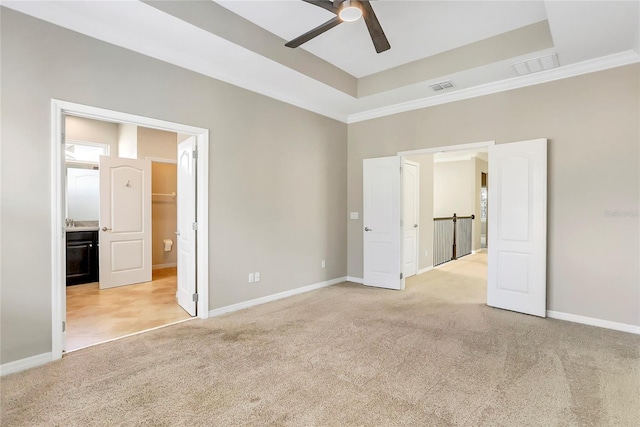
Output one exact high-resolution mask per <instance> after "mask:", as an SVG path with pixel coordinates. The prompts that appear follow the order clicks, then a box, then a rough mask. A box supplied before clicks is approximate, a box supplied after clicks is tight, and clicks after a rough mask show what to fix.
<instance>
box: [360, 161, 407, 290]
mask: <svg viewBox="0 0 640 427" xmlns="http://www.w3.org/2000/svg"><path fill="white" fill-rule="evenodd" d="M362 167H363V197H364V200H363V202H364V204H363V212H362V220H363V223H364V284H365V285H368V286H376V287H379V288H389V289H398V290H399V289H402V288H403V287H404V279H402V277H401V271H402V270H401V267H402V262H401V258H402V254H401V235H402V229H401V227H400V198H401V195H400V189H401V182H400V157H396V156H394V157H381V158H377V159H365V160H363V165H362Z"/></svg>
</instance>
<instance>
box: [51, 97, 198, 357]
mask: <svg viewBox="0 0 640 427" xmlns="http://www.w3.org/2000/svg"><path fill="white" fill-rule="evenodd" d="M67 117H73V118H75V119H91V120H94V121H97V122H101V123H102V125H103V126H112V127H113V126H116V127H117V132H116V134H117V137H116V138H112V141H111V143H109V142H108V141H107V142H104V141H98V144H97V146H100V144H102V145H103V146H104V145H107V146H108V149H107V151H106V152H105V151H104V150H103V151H102V152H101V153H99V156H102V158H103V159H116V163H118V162H120V161H122V162H125V163H126V162H127V161H130V162H131V163H132V164H133V165H134V166H131V167H129V166H128V165H125V166H122V167H119V168H116V169H113V168H112V169H109V168H107V167H102V168H101V167H100V166H99V165H98V171H99V172H103V173H104V171H105V170H110V175H108V179H100V180H99V181H100V183H102V184H104V183H109V185H111V186H112V187H117V188H118V189H119V190H118V191H120V192H122V189H121V187H127V188H128V189H129V190H131V191H133V193H129V195H131V194H135V193H136V191H137V192H138V193H140V194H142V193H144V194H145V195H146V194H147V189H148V196H149V205H148V207H147V208H140V207H135V206H133V205H131V202H132V201H134V202H135V201H136V200H137V199H136V198H135V197H134V198H130V197H129V196H127V197H120V196H118V197H110V198H109V199H110V200H111V201H112V202H113V201H114V200H116V199H120V201H119V202H118V203H120V205H119V207H115V208H112V209H110V210H109V212H111V211H113V212H116V211H121V213H122V211H127V210H129V209H130V208H131V209H132V210H137V212H141V213H144V215H147V214H148V213H151V210H152V209H151V206H152V203H153V202H152V201H151V197H153V196H152V195H151V194H152V193H151V191H152V190H151V168H152V164H153V163H170V164H173V165H176V163H177V169H176V170H177V176H178V186H177V187H176V190H178V188H181V189H182V191H179V190H178V191H168V190H158V191H157V192H156V193H157V194H162V195H161V196H156V198H168V199H169V202H168V203H165V204H167V205H170V204H171V203H172V202H171V200H172V199H173V194H172V193H175V194H176V197H175V200H174V201H173V203H174V204H175V205H177V209H178V218H177V219H178V224H182V225H187V224H188V229H189V232H187V233H180V228H179V227H180V226H181V225H179V226H178V229H177V230H176V228H175V227H171V228H173V230H172V233H173V237H170V236H165V235H160V236H156V237H159V238H160V245H161V249H160V254H164V255H163V256H165V257H166V256H167V255H168V254H170V253H171V252H173V251H175V252H178V248H179V247H180V246H182V248H183V249H184V250H182V251H180V255H178V256H177V257H176V258H177V262H175V266H171V263H172V262H174V261H171V260H164V261H161V262H158V261H155V262H154V263H155V264H157V267H159V268H156V269H155V270H151V269H149V275H148V278H147V277H145V278H144V279H140V280H136V282H137V283H133V284H129V283H119V284H117V285H116V286H115V287H113V288H111V289H100V285H99V283H100V282H103V280H101V279H99V280H98V283H96V282H91V283H95V285H96V286H95V289H93V290H91V291H89V292H86V293H85V295H84V298H85V299H86V298H90V297H94V298H95V297H96V296H97V295H96V294H102V296H101V297H100V298H98V299H100V300H101V301H102V302H106V303H107V305H108V304H111V305H112V307H111V308H114V307H117V308H118V309H121V308H122V309H123V313H121V316H120V318H117V319H111V323H112V326H113V329H117V330H118V331H119V332H118V333H117V334H115V335H116V336H114V337H113V338H111V337H107V338H106V339H104V340H102V339H101V340H100V341H102V342H104V341H107V340H111V339H115V338H121V337H122V336H126V335H129V334H132V333H140V332H144V331H146V330H149V329H155V328H156V327H161V326H164V325H166V324H169V323H176V322H177V321H183V320H184V319H182V320H175V319H170V320H168V321H167V320H159V319H158V318H157V317H158V316H156V315H155V314H154V315H150V316H148V315H147V314H146V313H145V312H144V310H143V309H141V308H140V307H139V306H137V305H136V303H137V302H140V301H143V300H144V298H143V296H144V295H145V293H146V294H148V296H151V297H154V298H155V299H156V300H159V299H162V298H166V299H165V300H164V302H163V303H162V305H165V306H169V305H171V306H173V307H174V308H175V309H176V310H180V311H179V313H180V314H179V315H180V316H181V317H183V318H184V317H186V320H188V319H190V318H192V316H197V317H199V318H202V319H206V318H207V317H208V313H209V300H208V293H209V289H208V286H207V285H206V284H207V278H208V275H209V271H208V262H207V261H208V246H207V239H206V238H202V239H198V238H197V236H198V235H202V236H207V235H208V200H209V192H208V151H209V150H208V139H209V136H208V130H206V129H202V128H196V127H193V126H188V125H182V124H178V123H172V122H167V121H162V120H157V119H152V118H148V117H142V116H136V115H132V114H128V113H121V112H117V111H112V110H106V109H101V108H97V107H92V106H86V105H81V104H75V103H70V102H66V101H59V100H52V142H53V145H52V158H53V159H54V163H53V165H52V166H53V167H52V191H53V194H54V197H53V201H52V218H53V222H52V225H53V228H52V230H53V234H52V253H53V259H54V262H53V263H52V277H53V281H52V360H56V359H59V358H61V357H62V355H63V353H64V352H65V351H67V350H69V351H70V350H74V349H75V348H73V347H76V345H73V347H72V346H69V347H67V344H66V339H67V333H68V332H70V331H69V328H68V321H69V320H70V319H68V316H67V315H68V313H67V302H68V301H67V289H71V290H73V289H78V290H79V289H80V288H78V287H77V286H78V285H77V284H75V285H74V284H71V286H69V287H67V280H66V279H67V277H66V276H67V247H66V246H67V240H68V239H67V229H68V228H74V230H73V231H94V232H97V233H98V234H97V236H98V237H97V238H95V240H96V243H97V245H94V246H98V253H100V243H101V242H102V243H103V244H104V242H105V241H108V240H109V239H101V238H100V235H101V234H105V233H109V234H111V235H113V236H116V235H118V234H119V235H122V234H126V233H127V232H131V231H132V229H130V228H127V227H123V223H122V221H121V222H120V224H117V221H115V222H114V218H115V217H114V216H111V217H109V218H108V219H109V220H110V222H109V223H107V222H105V223H104V224H102V223H101V221H102V220H103V217H104V215H103V213H102V212H101V213H100V215H99V218H98V224H97V226H96V224H95V222H94V223H83V221H82V219H80V218H73V217H71V216H70V215H69V214H68V211H67V208H68V204H67V192H68V188H67V162H66V161H67V154H69V153H68V152H72V153H74V157H75V158H74V159H70V160H71V162H73V161H76V162H77V161H79V158H78V157H79V156H78V153H79V152H80V151H82V148H81V147H80V146H81V145H82V144H81V142H82V141H83V140H84V141H85V142H95V141H91V138H85V137H83V138H80V137H77V138H75V139H72V138H70V135H69V130H68V129H67ZM72 120H73V119H72ZM132 129H133V131H132ZM138 129H141V132H142V133H144V132H148V133H151V134H153V135H152V138H150V139H151V140H152V141H153V142H154V144H155V145H157V144H156V143H157V142H158V138H159V137H160V136H161V135H164V136H165V137H166V136H168V135H172V138H171V140H172V144H173V145H172V147H171V148H170V152H171V156H172V158H171V156H167V155H165V154H162V153H161V154H157V153H156V154H153V153H150V152H148V151H145V150H147V148H148V147H147V148H145V144H143V143H141V144H137V140H136V143H135V144H126V143H121V141H122V140H123V139H127V135H128V137H129V138H130V137H131V136H132V135H136V136H137V135H138ZM72 133H73V132H72ZM113 140H116V141H117V142H115V143H114V142H113ZM68 142H75V143H76V144H77V146H76V147H75V148H74V147H68V146H67V145H66V143H68ZM112 144H116V146H117V148H112ZM176 144H177V147H178V149H177V150H176ZM88 145H89V146H91V144H88ZM95 146H96V144H94V147H95ZM68 148H69V150H68ZM155 148H157V147H155ZM116 150H117V151H116ZM179 150H182V151H179ZM178 151H179V152H178ZM114 152H115V153H117V154H118V157H115V156H113V154H114ZM167 152H169V151H167ZM105 154H106V155H107V156H105ZM142 158H143V159H144V160H141V159H142ZM127 159H128V160H127ZM167 160H169V161H167ZM140 162H142V163H146V164H148V165H149V170H150V172H149V176H148V179H145V178H144V174H143V172H139V173H138V172H137V165H138V164H140ZM111 166H113V164H112V165H111ZM161 167H162V166H161ZM87 169H89V170H90V169H94V170H95V165H93V166H92V167H90V168H87ZM136 174H138V175H136ZM123 178H124V180H123ZM136 180H137V181H136ZM120 181H122V182H120ZM162 181H163V182H164V181H165V180H162ZM180 183H182V184H180ZM185 183H186V184H185ZM143 184H144V185H143ZM143 186H145V190H141V188H142V187H143ZM165 191H167V192H165ZM181 194H182V196H181ZM139 199H142V196H140V197H139ZM122 200H124V203H122ZM99 205H100V208H101V209H103V208H104V206H105V205H106V203H104V199H103V200H102V201H101V203H99ZM186 207H188V209H187V208H186ZM174 210H175V209H174ZM187 214H188V215H187ZM141 215H142V214H141ZM141 215H139V216H141ZM189 215H190V216H189ZM180 218H182V222H180V221H181V220H180ZM83 219H84V218H83ZM65 220H66V221H65ZM93 221H95V219H94V220H93ZM127 221H128V220H127ZM127 221H125V222H127ZM135 221H138V222H140V223H145V224H147V222H145V221H142V220H140V218H138V219H136V218H134V219H133V220H132V222H128V224H132V223H135ZM148 225H149V227H147V228H149V229H150V228H151V227H150V225H151V218H150V215H149V221H148ZM83 227H86V228H87V230H83V229H82V228H83ZM89 228H90V229H92V230H88V229H89ZM73 231H72V232H73ZM133 231H135V230H133ZM151 234H152V233H151V232H150V233H149V235H150V236H151ZM180 235H187V236H189V238H180V244H178V240H177V238H176V236H180ZM120 237H121V236H120ZM72 240H73V239H72ZM115 240H116V239H115V238H113V239H112V242H111V244H110V245H109V246H108V247H109V250H108V251H107V252H108V253H110V254H113V253H115V252H116V251H115V249H118V248H115V249H114V247H115V246H118V247H119V248H120V249H121V248H123V247H124V248H127V247H129V248H132V249H131V251H130V253H131V254H132V256H131V257H128V256H126V255H127V254H126V252H125V253H124V255H125V256H122V255H123V254H120V255H121V256H119V257H116V258H117V260H116V262H113V263H111V264H107V265H108V267H109V272H111V273H114V272H120V271H122V270H127V269H128V270H134V269H135V264H136V262H137V263H140V262H141V261H140V260H144V261H145V262H146V261H149V265H151V259H152V257H151V253H152V250H151V249H152V248H151V246H149V249H148V253H147V252H144V253H143V255H140V253H142V249H140V250H139V251H138V252H139V253H136V250H135V249H136V247H137V246H140V247H141V246H142V244H137V243H136V242H134V240H135V239H133V238H132V239H128V240H127V239H124V240H120V241H117V244H115V245H114V244H113V241H115ZM150 241H151V239H149V242H150ZM132 242H133V243H132ZM89 245H91V243H90V244H89ZM89 245H87V248H91V246H89ZM156 245H158V243H157V242H156ZM103 249H104V248H103ZM103 252H104V251H103ZM100 264H102V263H100ZM97 267H98V268H97V269H98V275H99V274H100V267H104V266H103V265H98V266H97ZM180 272H182V274H180ZM198 283H201V284H202V285H201V286H198ZM119 285H124V286H119ZM161 285H165V286H166V287H165V288H164V289H161V288H160V286H161ZM145 286H146V289H145ZM176 288H177V289H176ZM117 291H121V292H122V293H123V294H124V293H125V292H126V293H127V294H128V295H126V296H118V297H114V298H105V297H104V295H106V292H110V294H109V295H110V296H114V295H116V294H117V293H118V292H117ZM177 291H179V292H177ZM75 293H79V291H75V290H74V291H71V292H69V294H70V296H71V294H75ZM176 294H178V295H176ZM186 295H188V300H187V298H185V296H186ZM178 296H181V302H180V304H179V305H177V304H176V297H178ZM123 301H124V302H123ZM69 304H70V308H71V301H69ZM180 306H182V307H186V308H185V310H182V309H181V308H180ZM185 312H188V313H185ZM174 314H175V313H174ZM69 315H70V316H71V315H72V313H69ZM81 317H82V316H81ZM84 317H85V320H86V318H93V317H98V316H97V314H96V312H95V310H94V312H93V313H91V314H89V315H88V316H87V315H86V313H85V316H84ZM123 319H125V320H131V319H135V320H136V321H137V322H138V323H139V326H138V327H137V328H136V330H135V331H131V332H130V331H124V330H123V328H122V327H121V326H122V325H123V324H124V323H126V322H125V321H124V320H123ZM92 344H94V342H91V343H89V344H87V345H92ZM84 346H85V345H78V346H77V347H84Z"/></svg>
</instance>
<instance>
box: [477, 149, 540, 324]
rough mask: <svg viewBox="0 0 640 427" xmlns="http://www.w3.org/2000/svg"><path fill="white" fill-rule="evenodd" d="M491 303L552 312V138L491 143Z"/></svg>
mask: <svg viewBox="0 0 640 427" xmlns="http://www.w3.org/2000/svg"><path fill="white" fill-rule="evenodd" d="M489 176H490V177H491V185H490V186H489V200H491V205H490V206H489V230H488V233H489V234H488V244H489V247H488V250H489V256H488V259H489V261H488V284H487V304H488V305H490V306H492V307H497V308H503V309H506V310H512V311H517V312H520V313H526V314H533V315H536V316H541V317H545V316H546V298H547V281H546V277H547V140H546V139H536V140H532V141H522V142H514V143H510V144H499V145H494V146H491V147H489Z"/></svg>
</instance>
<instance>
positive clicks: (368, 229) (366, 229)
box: [364, 227, 373, 231]
mask: <svg viewBox="0 0 640 427" xmlns="http://www.w3.org/2000/svg"><path fill="white" fill-rule="evenodd" d="M364 231H373V230H371V229H370V228H369V227H365V228H364Z"/></svg>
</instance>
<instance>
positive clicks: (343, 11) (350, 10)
mask: <svg viewBox="0 0 640 427" xmlns="http://www.w3.org/2000/svg"><path fill="white" fill-rule="evenodd" d="M338 16H339V17H340V19H342V20H343V21H345V22H353V21H357V20H358V19H360V18H361V17H362V9H360V8H359V7H358V6H355V5H353V4H351V0H345V1H344V2H343V3H342V5H341V7H340V12H339V13H338Z"/></svg>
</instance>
